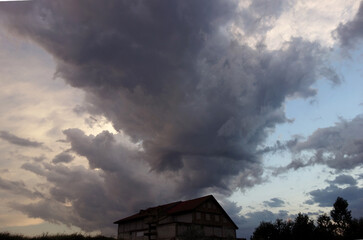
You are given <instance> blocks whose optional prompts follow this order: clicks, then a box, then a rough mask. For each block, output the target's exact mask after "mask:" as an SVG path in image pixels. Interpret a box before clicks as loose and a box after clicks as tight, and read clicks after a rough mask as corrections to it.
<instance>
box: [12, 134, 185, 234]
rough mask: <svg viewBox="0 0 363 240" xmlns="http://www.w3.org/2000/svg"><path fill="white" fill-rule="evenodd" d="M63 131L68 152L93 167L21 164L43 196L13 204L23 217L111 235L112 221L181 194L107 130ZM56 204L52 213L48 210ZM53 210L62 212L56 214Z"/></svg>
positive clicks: (173, 199)
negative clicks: (38, 180) (41, 184)
mask: <svg viewBox="0 0 363 240" xmlns="http://www.w3.org/2000/svg"><path fill="white" fill-rule="evenodd" d="M64 133H65V135H66V136H67V141H69V142H70V143H71V146H72V149H71V150H72V151H73V152H74V153H77V154H78V155H81V156H84V157H86V158H87V159H88V161H89V165H90V167H91V169H93V170H90V169H87V168H84V167H82V166H73V167H71V168H70V167H67V166H65V165H61V164H53V163H52V164H49V163H46V162H43V163H36V162H33V163H25V164H23V165H22V168H23V169H25V170H28V171H30V172H33V173H35V174H37V175H39V176H42V177H44V178H45V179H46V180H47V182H48V185H49V197H47V198H43V199H41V200H40V201H38V202H36V203H33V204H27V205H26V204H15V205H13V208H14V209H17V210H19V211H22V212H24V213H25V214H27V215H28V216H29V217H41V218H43V219H45V220H47V221H50V222H63V223H65V224H70V225H74V226H78V227H81V228H82V229H84V230H85V231H94V230H95V229H99V230H101V231H102V232H103V233H105V234H111V233H114V226H113V225H112V222H113V221H115V220H117V219H119V218H121V217H124V216H127V215H128V214H132V213H134V212H136V211H138V210H139V209H141V208H145V207H149V206H152V205H155V204H160V202H162V201H175V200H179V199H180V198H182V195H178V194H177V193H175V191H174V185H172V183H171V180H172V179H170V182H169V183H166V182H165V181H164V179H161V180H158V177H157V176H156V175H155V174H154V173H150V172H149V169H150V168H149V166H148V165H147V164H145V163H143V162H142V161H141V160H140V159H138V158H137V157H135V156H136V152H137V151H136V150H133V151H131V150H130V149H127V147H126V146H124V145H122V143H119V142H117V141H116V139H115V137H114V135H113V134H111V133H109V132H102V133H100V134H99V135H97V136H92V135H91V136H87V135H85V134H84V133H83V132H82V131H81V130H78V129H68V130H65V131H64ZM130 152H132V154H134V155H132V154H131V153H130ZM125 199H127V201H125ZM58 206H59V207H60V208H59V209H58V210H57V211H48V210H49V209H52V208H58ZM62 209H63V210H64V212H63V210H62ZM59 211H62V214H59V215H58V213H59ZM68 213H69V214H68Z"/></svg>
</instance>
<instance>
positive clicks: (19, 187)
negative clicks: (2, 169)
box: [0, 177, 43, 199]
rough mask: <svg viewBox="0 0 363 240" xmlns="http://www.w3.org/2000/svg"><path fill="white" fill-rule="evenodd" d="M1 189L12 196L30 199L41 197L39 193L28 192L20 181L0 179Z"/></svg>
mask: <svg viewBox="0 0 363 240" xmlns="http://www.w3.org/2000/svg"><path fill="white" fill-rule="evenodd" d="M1 189H2V190H5V191H7V192H10V193H12V194H16V195H20V196H24V197H27V198H31V199H35V198H39V197H43V195H42V194H41V193H40V192H38V191H31V190H29V189H28V188H27V187H26V185H25V184H24V183H23V182H21V181H11V180H6V179H3V178H1V177H0V190H1Z"/></svg>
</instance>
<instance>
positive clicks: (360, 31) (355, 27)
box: [334, 1, 363, 47]
mask: <svg viewBox="0 0 363 240" xmlns="http://www.w3.org/2000/svg"><path fill="white" fill-rule="evenodd" d="M334 34H336V35H337V37H338V38H339V40H340V42H341V44H342V45H343V46H346V47H352V46H353V45H354V44H355V43H356V42H358V41H359V40H362V38H363V1H361V3H360V6H359V10H358V13H357V14H356V15H355V17H354V18H353V20H352V21H349V22H347V23H345V24H342V23H341V24H339V26H338V28H337V29H336V30H335V32H334Z"/></svg>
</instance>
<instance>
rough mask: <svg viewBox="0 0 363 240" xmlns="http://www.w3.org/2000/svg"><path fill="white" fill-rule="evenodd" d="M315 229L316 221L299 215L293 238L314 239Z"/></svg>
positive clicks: (297, 239) (293, 228) (296, 239)
mask: <svg viewBox="0 0 363 240" xmlns="http://www.w3.org/2000/svg"><path fill="white" fill-rule="evenodd" d="M314 229H315V225H314V221H313V220H311V219H309V216H308V215H306V214H302V213H299V214H298V215H297V217H296V218H295V222H294V225H293V227H292V237H293V239H294V240H300V239H301V240H302V239H304V240H305V239H313V237H314Z"/></svg>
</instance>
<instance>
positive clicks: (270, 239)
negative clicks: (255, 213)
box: [251, 222, 277, 240]
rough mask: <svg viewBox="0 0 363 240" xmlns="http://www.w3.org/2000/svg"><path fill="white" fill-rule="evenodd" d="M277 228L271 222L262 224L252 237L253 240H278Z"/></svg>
mask: <svg viewBox="0 0 363 240" xmlns="http://www.w3.org/2000/svg"><path fill="white" fill-rule="evenodd" d="M276 236H277V231H276V229H275V226H274V225H273V224H272V223H270V222H261V223H260V225H259V226H258V227H257V228H256V229H255V231H254V232H253V235H252V237H251V239H252V240H274V239H277V238H276Z"/></svg>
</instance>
